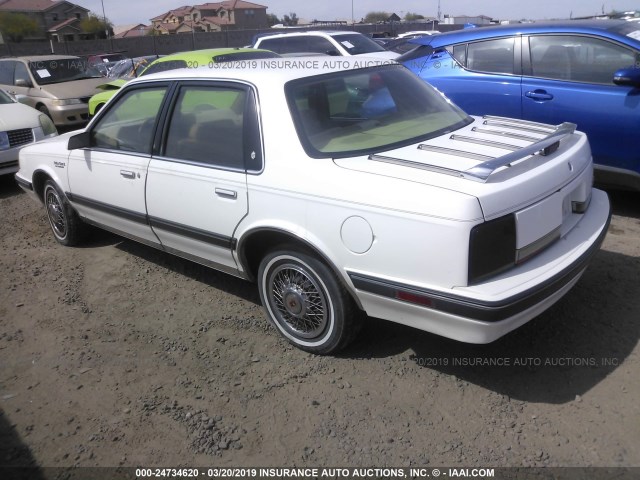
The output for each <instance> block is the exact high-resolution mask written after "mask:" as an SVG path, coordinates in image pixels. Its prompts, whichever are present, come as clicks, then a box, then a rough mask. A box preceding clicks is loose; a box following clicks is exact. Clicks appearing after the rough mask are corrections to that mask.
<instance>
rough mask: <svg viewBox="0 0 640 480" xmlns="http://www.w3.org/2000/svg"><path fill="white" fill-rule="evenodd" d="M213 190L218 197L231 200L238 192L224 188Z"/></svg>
mask: <svg viewBox="0 0 640 480" xmlns="http://www.w3.org/2000/svg"><path fill="white" fill-rule="evenodd" d="M215 192H216V195H218V196H219V197H223V198H230V199H232V200H235V199H236V198H238V192H236V191H235V190H227V189H226V188H216V190H215Z"/></svg>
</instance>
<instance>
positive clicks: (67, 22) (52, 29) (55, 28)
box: [49, 18, 80, 32]
mask: <svg viewBox="0 0 640 480" xmlns="http://www.w3.org/2000/svg"><path fill="white" fill-rule="evenodd" d="M79 22H80V20H78V19H77V18H67V19H66V20H64V21H62V22H60V23H58V24H56V25H54V26H52V27H50V28H49V31H50V32H57V31H58V30H62V29H63V28H65V27H71V26H73V24H74V23H79ZM73 28H75V29H76V30H80V29H79V28H78V27H75V26H73Z"/></svg>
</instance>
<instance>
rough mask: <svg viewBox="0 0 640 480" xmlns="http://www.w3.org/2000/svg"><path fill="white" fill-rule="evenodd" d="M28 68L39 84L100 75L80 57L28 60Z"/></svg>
mask: <svg viewBox="0 0 640 480" xmlns="http://www.w3.org/2000/svg"><path fill="white" fill-rule="evenodd" d="M29 69H30V70H31V74H32V75H33V77H34V78H35V79H36V81H37V82H38V84H39V85H51V84H52V83H62V82H72V81H74V80H84V79H86V78H100V77H102V74H101V73H100V72H99V71H98V70H96V69H95V68H94V67H89V66H87V64H86V62H84V61H82V59H80V58H62V59H58V60H37V61H33V62H29Z"/></svg>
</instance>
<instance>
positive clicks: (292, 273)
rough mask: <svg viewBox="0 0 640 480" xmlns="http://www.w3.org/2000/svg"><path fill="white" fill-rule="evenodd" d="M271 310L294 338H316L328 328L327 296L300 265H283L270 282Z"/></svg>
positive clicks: (271, 277) (271, 273) (277, 268)
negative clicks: (295, 336)
mask: <svg viewBox="0 0 640 480" xmlns="http://www.w3.org/2000/svg"><path fill="white" fill-rule="evenodd" d="M267 282H268V283H267V288H268V289H269V291H268V295H269V299H270V303H271V307H272V308H273V309H274V313H275V314H276V316H277V317H278V320H279V321H280V323H281V324H282V325H283V326H284V327H285V328H288V329H289V330H290V331H291V333H293V334H294V335H297V336H300V337H303V338H316V337H318V336H319V335H321V334H322V332H323V331H324V329H325V328H326V327H327V323H328V318H327V317H328V315H329V312H328V311H327V296H326V295H325V293H324V291H323V287H322V286H321V285H319V282H317V281H316V280H315V279H314V278H313V276H312V275H310V274H309V273H308V272H306V271H305V270H304V269H303V268H301V267H300V266H298V265H295V264H290V263H283V264H281V265H279V266H277V267H276V268H274V269H273V270H272V271H271V272H270V275H269V278H268V280H267Z"/></svg>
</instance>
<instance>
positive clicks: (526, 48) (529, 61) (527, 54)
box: [522, 32, 640, 86]
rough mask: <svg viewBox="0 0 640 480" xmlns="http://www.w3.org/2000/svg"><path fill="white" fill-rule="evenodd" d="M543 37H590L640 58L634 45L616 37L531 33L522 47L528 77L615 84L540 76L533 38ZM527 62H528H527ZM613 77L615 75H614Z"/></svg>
mask: <svg viewBox="0 0 640 480" xmlns="http://www.w3.org/2000/svg"><path fill="white" fill-rule="evenodd" d="M541 37H571V38H586V39H590V40H593V41H598V42H602V44H608V45H612V46H615V47H618V48H621V49H624V50H628V51H629V52H632V54H634V55H635V56H636V58H640V57H639V56H640V52H639V51H636V50H634V49H633V48H632V47H630V46H629V45H626V44H624V43H621V42H619V41H617V40H616V39H613V38H604V37H600V36H597V35H591V34H588V33H556V32H551V33H536V34H529V35H526V37H525V38H523V47H522V51H523V53H522V55H523V75H524V76H528V77H533V78H542V79H545V80H551V81H554V80H555V81H563V82H564V81H568V82H572V83H586V84H593V85H603V86H613V82H611V84H609V83H602V82H589V81H583V80H581V79H575V78H572V79H557V78H547V77H538V76H536V75H535V74H534V72H533V58H532V55H531V48H532V45H531V39H533V38H541ZM525 62H526V63H525ZM620 68H624V67H620ZM612 77H613V76H612Z"/></svg>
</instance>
